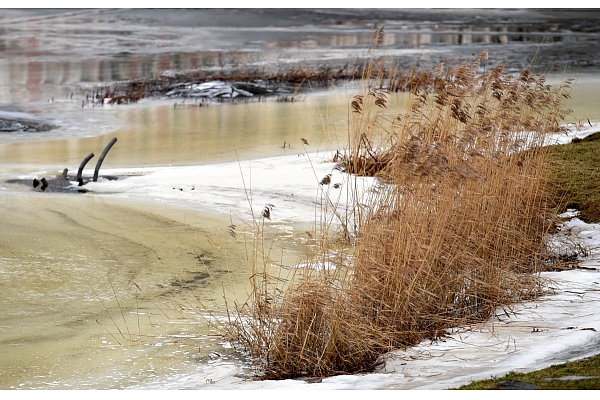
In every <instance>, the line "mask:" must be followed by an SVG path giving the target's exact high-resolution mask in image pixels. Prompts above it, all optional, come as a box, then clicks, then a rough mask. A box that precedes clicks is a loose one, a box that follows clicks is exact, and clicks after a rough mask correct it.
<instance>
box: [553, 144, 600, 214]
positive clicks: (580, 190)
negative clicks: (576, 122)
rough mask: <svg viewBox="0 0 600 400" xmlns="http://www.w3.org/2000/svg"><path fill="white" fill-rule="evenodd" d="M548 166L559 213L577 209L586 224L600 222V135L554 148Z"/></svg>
mask: <svg viewBox="0 0 600 400" xmlns="http://www.w3.org/2000/svg"><path fill="white" fill-rule="evenodd" d="M548 166H549V170H550V174H549V179H550V180H549V183H550V188H551V190H552V195H553V198H554V199H555V201H556V204H557V209H558V211H559V212H561V211H564V210H565V209H567V208H574V209H577V210H579V213H580V215H579V216H580V218H581V219H582V220H583V221H585V222H587V223H598V222H600V184H598V182H600V132H596V133H594V134H593V135H590V136H587V137H586V138H584V139H576V140H574V141H573V143H570V144H565V145H560V146H552V148H551V151H550V153H549V163H548Z"/></svg>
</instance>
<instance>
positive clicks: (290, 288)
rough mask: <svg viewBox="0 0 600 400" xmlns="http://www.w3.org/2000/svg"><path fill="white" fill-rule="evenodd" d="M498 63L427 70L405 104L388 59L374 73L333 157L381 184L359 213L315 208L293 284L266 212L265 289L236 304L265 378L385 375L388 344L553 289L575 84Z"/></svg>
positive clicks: (258, 287)
mask: <svg viewBox="0 0 600 400" xmlns="http://www.w3.org/2000/svg"><path fill="white" fill-rule="evenodd" d="M376 37H377V36H376ZM486 58H487V52H484V53H482V54H481V55H480V56H479V58H478V59H477V60H476V61H474V62H473V63H466V64H463V65H460V66H458V67H457V68H454V69H449V68H445V67H444V66H443V65H440V66H439V67H437V68H436V69H435V70H433V71H430V72H427V73H423V74H420V75H419V79H418V80H417V81H413V83H412V84H411V85H410V87H408V89H409V90H410V97H409V100H408V105H407V107H406V109H405V111H404V112H401V113H399V114H395V115H393V114H392V115H390V112H389V111H388V109H387V105H388V101H389V91H390V87H391V86H392V83H393V82H396V80H395V79H394V78H393V77H392V78H390V76H389V74H388V75H384V74H383V73H382V72H381V71H383V70H385V69H384V68H381V67H380V66H381V63H383V61H382V60H381V59H375V58H372V59H371V60H370V62H369V64H368V65H367V67H366V68H364V70H363V76H362V80H361V91H360V93H359V94H357V95H356V96H355V97H354V98H353V99H352V100H351V104H350V108H351V111H352V113H351V117H350V122H349V131H348V147H347V148H346V149H343V150H341V151H339V152H338V153H337V154H336V160H337V162H339V168H340V169H342V170H344V171H345V172H346V173H347V174H348V181H347V182H346V183H345V184H347V185H351V184H352V182H353V179H356V177H357V176H360V175H367V176H376V177H377V178H378V181H377V182H378V183H377V184H376V185H375V186H374V187H373V188H372V190H371V191H370V192H369V193H368V194H367V197H366V199H365V198H364V197H363V198H361V200H360V204H357V207H356V208H355V209H353V210H351V211H349V213H348V215H339V214H335V215H334V218H337V221H332V220H328V219H326V218H323V217H320V218H318V219H317V223H316V224H315V225H316V228H315V230H314V232H312V233H310V237H311V238H312V239H313V241H312V243H313V246H312V247H311V250H310V252H308V251H307V255H306V261H305V262H306V265H308V266H310V267H307V268H301V269H298V270H297V271H296V272H295V273H294V274H293V275H292V276H290V277H286V279H285V280H284V279H282V278H281V276H279V275H277V273H276V274H273V272H272V271H273V269H271V259H270V257H269V251H268V246H265V241H264V236H261V233H262V232H263V230H262V229H263V223H264V219H265V215H264V213H263V216H262V217H259V218H257V219H256V221H255V222H254V224H255V232H256V234H255V236H254V237H255V242H254V250H255V251H254V253H253V256H252V257H251V260H250V261H251V265H252V268H253V273H252V278H251V281H252V294H251V296H250V299H249V300H248V301H247V302H244V303H235V304H234V305H233V307H232V308H233V309H232V313H231V316H230V328H229V335H230V336H229V339H230V340H231V341H232V342H233V343H234V344H236V345H237V346H241V347H243V348H244V349H245V350H246V351H247V352H248V353H249V355H250V356H251V357H252V359H253V361H254V362H255V365H256V368H257V376H259V377H262V378H273V379H281V378H296V377H303V376H318V377H324V376H330V375H335V374H345V373H355V372H362V371H372V370H373V369H374V368H375V367H376V366H377V365H378V364H380V363H382V362H385V359H384V355H385V354H386V352H389V351H391V350H394V349H397V348H402V347H406V346H411V345H414V344H416V343H419V342H420V341H422V340H423V339H426V338H439V337H442V336H443V335H444V334H445V330H446V329H447V328H450V327H453V326H461V325H464V324H468V323H471V322H474V321H481V320H483V319H486V318H488V317H489V316H490V315H492V314H493V313H494V312H495V310H496V308H497V307H498V306H499V305H502V304H511V303H514V302H519V301H523V300H525V299H531V298H532V297H535V296H537V295H539V294H540V293H541V292H542V290H543V285H542V282H540V281H539V279H538V278H537V277H536V275H535V274H533V273H535V272H538V271H541V270H543V269H545V268H547V267H548V263H549V262H550V261H548V260H552V259H554V258H552V257H549V256H548V249H547V248H546V241H545V238H546V235H547V234H548V232H549V230H550V228H551V227H552V225H553V223H554V222H555V217H554V215H555V213H554V210H553V209H552V208H551V206H550V204H551V201H550V197H549V196H550V194H549V191H548V189H547V176H546V172H547V170H548V168H547V162H548V157H547V156H548V151H549V150H548V148H547V147H545V146H544V144H545V143H544V141H545V133H548V132H557V131H558V130H559V129H560V122H561V120H562V119H563V118H564V117H565V116H566V115H567V114H568V112H569V111H568V110H566V111H565V110H563V109H562V108H561V104H562V100H563V99H565V98H568V90H569V88H570V82H565V83H563V84H561V85H559V86H558V87H551V86H549V85H547V84H546V83H545V77H544V76H537V75H534V74H533V73H531V71H530V70H529V69H525V70H523V71H522V73H521V74H520V75H518V76H512V75H509V74H508V73H506V72H505V71H504V69H503V68H502V67H497V68H494V69H492V70H490V71H486V72H483V73H481V72H480V70H481V69H482V68H480V67H481V63H482V62H483V61H484V60H485V59H486ZM388 71H389V70H388ZM525 150H527V151H525ZM353 177H354V178H353ZM326 178H327V177H324V178H323V179H322V180H321V185H320V187H321V190H322V193H327V192H326V191H325V190H323V187H325V186H327V185H329V184H330V182H328V180H327V179H326ZM355 195H356V200H357V201H358V199H359V197H360V196H359V193H358V191H356V192H355ZM330 203H331V200H330V199H329V198H327V197H326V196H325V197H324V200H323V207H324V208H327V207H328V206H329V205H330ZM267 216H268V215H267ZM334 222H336V223H334ZM339 227H341V228H339Z"/></svg>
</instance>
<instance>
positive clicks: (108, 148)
mask: <svg viewBox="0 0 600 400" xmlns="http://www.w3.org/2000/svg"><path fill="white" fill-rule="evenodd" d="M115 143H117V138H113V140H111V141H110V143H109V144H107V145H106V147H105V148H104V151H102V154H100V158H99V159H98V162H97V163H96V169H95V170H94V182H97V181H98V172H99V171H100V166H101V165H102V162H103V161H104V157H106V155H107V154H108V151H109V150H110V148H111V147H112V146H113V144H115ZM80 186H81V185H80Z"/></svg>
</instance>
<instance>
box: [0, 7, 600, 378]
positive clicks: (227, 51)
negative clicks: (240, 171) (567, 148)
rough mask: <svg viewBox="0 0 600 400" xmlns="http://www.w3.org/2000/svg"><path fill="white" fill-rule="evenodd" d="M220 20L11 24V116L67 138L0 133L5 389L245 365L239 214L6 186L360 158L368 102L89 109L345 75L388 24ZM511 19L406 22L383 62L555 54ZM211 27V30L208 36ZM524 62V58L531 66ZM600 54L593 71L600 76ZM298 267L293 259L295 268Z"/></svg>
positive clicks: (594, 81) (87, 13)
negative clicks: (179, 80) (211, 72)
mask: <svg viewBox="0 0 600 400" xmlns="http://www.w3.org/2000/svg"><path fill="white" fill-rule="evenodd" d="M211 12H212V13H213V14H211V15H198V14H195V15H193V16H189V17H185V18H180V17H181V15H175V16H174V17H173V15H174V14H177V13H176V12H174V11H173V12H172V13H174V14H170V13H167V14H164V15H163V18H164V19H163V20H162V21H161V19H160V18H157V15H156V14H155V12H154V11H141V12H139V13H138V14H136V13H135V12H131V11H127V12H121V13H119V12H116V11H110V10H79V11H69V12H60V11H56V10H47V11H38V12H37V14H36V13H35V12H34V13H33V14H34V15H30V12H27V11H11V12H6V13H3V15H2V16H0V23H1V24H0V33H2V35H3V37H2V39H0V107H1V108H2V109H3V110H7V111H11V112H14V111H20V112H27V113H29V114H31V115H34V116H36V117H39V118H42V119H44V120H48V121H53V122H56V124H57V125H58V126H59V128H58V129H56V130H54V131H50V132H23V133H5V132H0V204H1V206H0V222H1V223H0V293H1V294H0V309H2V311H3V313H2V315H1V316H0V371H2V374H0V388H2V389H9V388H45V389H49V388H64V389H66V388H121V387H132V386H134V387H161V385H162V384H164V383H165V382H168V381H176V380H177V379H178V377H188V378H187V379H190V378H189V377H190V376H191V377H193V378H191V379H196V378H195V375H194V374H195V372H196V371H199V370H202V371H206V370H207V368H208V369H210V365H211V363H213V362H217V361H218V360H232V359H234V358H235V357H239V355H236V354H235V353H234V352H233V351H232V350H231V349H229V348H227V346H223V345H222V344H221V343H220V339H219V338H218V337H215V336H211V335H212V334H214V333H215V332H216V331H215V327H214V326H213V325H211V324H209V323H208V322H207V321H213V322H216V323H217V324H218V323H219V322H222V318H223V317H224V316H225V314H224V308H223V305H222V302H223V299H222V298H223V290H225V291H226V292H227V294H228V295H229V296H230V297H231V298H238V299H240V298H241V299H244V298H245V296H246V291H247V276H248V262H247V258H246V249H245V246H244V243H243V242H241V241H240V242H235V241H234V240H233V238H232V237H231V236H230V235H229V234H228V226H229V225H230V224H231V223H232V220H231V219H230V217H229V215H225V214H212V213H209V212H207V211H206V210H203V209H199V208H198V207H185V204H183V203H181V202H178V203H177V205H175V204H174V203H170V202H167V201H162V200H157V199H154V200H153V199H142V198H141V196H137V197H135V199H134V198H128V197H126V196H114V195H102V194H92V193H89V194H85V195H79V194H65V193H42V192H40V191H39V190H37V191H35V190H33V188H32V187H28V186H25V185H20V184H9V183H6V181H7V180H9V179H15V178H18V177H21V178H24V179H33V177H42V176H52V175H54V174H58V173H60V171H62V169H63V168H69V170H70V172H71V173H72V174H73V173H74V172H75V171H76V170H77V168H78V166H79V163H80V162H81V160H82V159H83V158H84V157H85V156H86V155H87V154H89V153H90V152H94V153H95V154H96V156H95V158H93V159H92V161H91V162H90V163H89V164H88V166H87V168H86V170H85V173H86V174H87V175H90V174H91V171H92V169H93V166H94V165H95V161H96V160H97V158H98V156H99V154H100V152H101V151H102V149H103V148H104V146H105V145H106V144H107V143H108V142H109V141H110V139H112V138H113V137H117V138H118V142H117V144H116V145H115V146H114V147H113V149H112V150H111V151H110V153H109V154H108V156H107V158H106V160H105V162H104V164H103V169H108V168H117V167H141V166H165V165H187V164H201V163H213V162H222V161H235V160H236V159H240V160H244V159H253V158H258V157H264V156H274V155H284V154H292V155H293V154H299V153H304V152H305V151H310V152H315V151H325V150H328V149H339V148H341V147H343V144H344V143H345V140H344V138H345V135H346V131H347V120H348V115H349V113H350V109H349V100H350V96H351V93H352V92H347V91H344V90H342V89H340V88H338V89H334V90H331V91H329V92H326V93H325V94H323V93H315V94H312V95H308V96H306V97H303V96H301V97H299V98H298V99H297V100H298V101H296V102H294V103H277V102H275V101H267V102H254V103H247V104H235V105H233V104H211V105H210V106H208V107H206V106H203V107H199V106H198V104H195V103H193V102H189V101H188V102H186V104H182V101H181V100H180V99H179V100H165V99H162V100H153V101H143V102H140V103H139V104H134V105H126V106H109V105H105V106H96V107H81V102H82V101H83V100H84V99H85V94H86V93H87V92H88V91H89V88H90V87H91V86H92V85H93V84H95V83H98V82H105V81H112V80H119V79H128V78H138V77H143V76H151V75H153V74H156V73H161V72H168V71H170V70H173V69H190V68H192V69H193V68H198V67H202V66H204V67H207V68H216V67H218V66H219V63H223V62H225V63H227V64H231V65H234V66H240V65H244V64H248V65H252V66H261V67H262V66H265V65H266V66H269V65H271V66H272V65H279V64H290V63H293V62H297V61H298V60H306V61H307V62H312V63H317V64H318V63H319V62H322V61H332V62H333V61H335V62H337V61H340V60H346V59H348V58H349V57H354V54H355V53H356V52H357V49H362V47H363V46H365V45H366V44H367V43H368V41H369V39H370V35H371V26H372V21H371V19H370V18H371V17H373V18H375V17H381V16H382V15H375V14H377V12H376V11H369V12H367V11H365V12H364V14H361V13H359V14H360V15H358V17H356V16H354V17H352V18H354V19H352V18H350V19H344V18H345V17H343V16H339V15H335V14H331V12H327V11H322V12H317V13H316V14H315V15H311V12H310V11H307V12H306V15H305V13H299V14H298V16H297V17H296V16H293V15H292V16H289V15H286V14H285V13H281V14H278V16H279V17H280V18H281V19H280V20H277V21H278V24H275V25H277V26H272V23H271V22H268V23H267V22H265V21H271V20H273V18H272V17H273V15H272V14H270V13H280V12H279V11H265V10H263V11H260V10H259V11H256V12H254V11H252V12H248V11H245V12H244V11H239V12H240V13H241V14H242V16H243V17H244V19H243V20H244V24H242V25H243V26H238V27H236V28H235V29H232V28H231V27H229V26H225V25H227V23H226V22H227V21H230V20H233V21H234V22H235V20H236V18H237V17H232V15H231V14H227V13H222V12H220V11H218V10H213V11H211ZM236 12H238V11H236ZM370 12H373V13H375V14H373V15H372V16H371V15H370V14H368V13H370ZM215 13H216V14H215ZM507 13H508V14H507V15H506V16H503V15H500V14H499V13H496V12H495V11H489V12H488V13H483V15H484V18H491V20H486V21H484V23H483V24H482V23H479V22H477V21H478V19H477V18H476V17H478V15H476V14H477V13H475V12H474V13H471V14H469V15H468V16H467V17H468V18H467V17H465V16H462V17H464V18H467V19H468V20H469V22H468V23H466V22H460V21H459V22H456V21H454V22H452V21H450V22H448V21H446V22H447V23H446V24H441V25H440V24H437V23H434V22H432V21H434V20H435V19H436V18H437V17H436V16H435V15H433V14H430V13H428V12H425V14H426V16H427V17H428V18H430V19H422V18H423V17H422V16H419V18H421V20H419V21H412V20H411V18H412V17H411V16H410V15H408V16H403V15H401V16H400V17H398V18H396V19H393V18H392V20H391V21H388V25H387V26H388V28H387V30H386V32H388V35H387V36H386V41H385V42H384V49H385V50H386V51H388V54H391V55H394V54H395V55H398V54H399V55H414V54H417V55H419V56H422V57H423V58H422V60H423V62H425V63H426V62H432V63H434V64H437V63H438V62H439V61H440V59H442V58H444V57H445V56H446V55H450V54H451V55H454V56H456V57H457V58H461V59H464V57H465V54H468V56H470V55H471V54H472V52H477V53H478V52H479V51H480V50H482V49H483V47H481V45H485V46H488V45H489V46H494V47H492V48H490V54H493V50H497V53H496V54H500V55H501V56H499V58H502V57H508V58H507V60H511V58H510V57H512V60H513V61H514V60H515V59H519V60H520V61H519V62H521V63H522V62H525V61H523V60H526V59H527V57H528V55H529V54H530V53H531V54H533V53H534V52H535V50H536V48H537V46H538V45H539V43H540V42H541V41H542V39H543V36H541V35H540V32H541V30H543V29H542V28H543V27H540V26H538V25H536V26H534V27H529V28H527V29H525V30H523V29H524V28H523V29H522V27H520V26H517V25H519V23H518V22H519V18H521V13H522V12H514V11H510V12H507ZM40 14H41V15H40ZM490 14H491V15H492V16H491V17H490V16H489V15H490ZM532 14H534V15H536V16H537V12H532ZM353 15H354V14H353ZM494 15H496V16H495V17H494ZM383 16H385V13H383ZM238 17H239V16H238ZM462 17H461V18H462ZM509 17H510V18H514V19H515V24H517V25H509V26H508V27H506V28H502V27H498V26H496V25H495V22H494V21H492V20H494V18H500V19H502V18H509ZM194 18H195V19H194ZM415 18H416V17H415ZM449 18H451V19H452V18H454V17H452V15H450V16H449ZM199 21H200V22H199ZM224 21H225V22H224ZM125 22H127V23H125ZM338 22H339V23H338ZM492 22H494V23H492ZM127 24H130V25H127ZM161 24H162V25H161ZM198 24H205V25H208V28H207V29H205V30H203V29H195V28H197V26H198ZM219 24H224V26H219ZM303 24H304V25H303ZM267 25H270V27H269V29H264V27H265V26H267ZM482 25H484V26H482ZM117 27H119V29H116V28H117ZM157 27H158V28H159V29H157ZM193 28H194V29H193ZM540 29H541V30H540ZM594 35H595V34H594V33H593V32H592V33H589V34H587V33H581V32H580V33H577V34H575V33H573V32H571V33H568V32H567V33H565V34H563V35H558V36H557V38H558V39H557V40H556V46H561V45H566V46H572V47H573V48H574V49H577V48H579V47H577V46H580V45H581V44H582V43H583V44H585V43H587V42H588V41H590V38H591V39H594V38H595V37H596V36H597V35H595V36H594ZM594 40H596V39H594ZM516 42H518V43H516ZM157 43H158V45H156V44H157ZM591 43H595V42H593V41H592V42H591ZM506 46H513V47H506ZM513 48H514V49H518V50H519V51H517V52H515V55H512V53H511V51H510V49H513ZM560 48H564V46H563V47H560ZM594 48H595V47H594V46H592V51H590V52H589V53H586V57H584V58H585V59H586V60H588V61H589V60H592V61H591V62H592V64H593V62H595V61H594V60H595V58H594V57H595V56H594V54H595V53H594V51H596V50H593V49H594ZM409 50H414V51H412V52H411V51H409ZM430 50H431V51H430ZM361 51H362V50H361ZM524 54H525V55H524ZM549 54H552V52H549ZM411 59H413V58H411ZM341 62H342V61H341ZM525 63H527V62H525ZM517 64H518V63H515V64H514V66H515V67H516V68H517V67H519V65H517ZM577 74H578V72H576V73H573V72H571V73H569V74H567V75H566V76H567V77H570V76H576V77H577V76H578V77H579V79H578V82H577V85H576V88H575V89H574V91H573V93H572V99H571V100H569V102H568V103H567V106H568V107H571V108H573V109H574V111H575V112H574V114H573V115H572V116H571V117H570V121H571V122H573V123H579V122H581V123H582V124H585V123H586V122H587V119H589V120H591V121H600V111H599V110H600V109H599V108H598V107H597V104H599V103H600V99H599V97H598V93H600V78H598V72H597V71H596V72H594V71H592V72H591V73H581V74H580V75H577ZM553 79H554V81H558V80H559V79H560V77H558V76H556V77H554V78H553ZM175 103H177V105H175ZM393 107H395V106H392V108H393ZM301 138H304V139H306V140H307V142H308V143H309V145H308V146H303V145H302V142H301ZM284 144H285V147H284ZM101 173H102V170H101ZM197 179H198V180H201V179H202V177H198V178H197ZM193 183H194V182H190V184H193ZM169 189H170V188H169ZM241 190H243V189H242V187H241V186H240V191H241ZM299 229H301V230H303V228H299ZM291 253H292V254H291V255H286V257H289V258H290V259H292V258H293V257H292V255H293V254H294V253H293V252H291ZM282 257H283V256H282ZM233 291H235V293H233ZM205 308H208V309H209V310H212V312H213V314H214V315H212V316H211V315H208V314H207V313H206V312H204V311H202V310H203V309H205ZM213 317H217V319H214V318H213ZM243 362H244V360H241V359H238V360H237V361H236V363H238V364H240V365H242V364H243ZM198 379H201V377H199V378H198ZM170 387H173V386H170ZM175 387H176V385H175ZM188 387H194V385H193V384H188Z"/></svg>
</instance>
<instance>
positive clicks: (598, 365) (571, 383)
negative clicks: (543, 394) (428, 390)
mask: <svg viewBox="0 0 600 400" xmlns="http://www.w3.org/2000/svg"><path fill="white" fill-rule="evenodd" d="M561 378H562V379H561ZM515 381H516V382H524V383H528V384H530V385H535V386H537V388H539V389H544V390H565V389H570V390H590V389H593V390H597V389H600V355H597V356H595V357H590V358H586V359H584V360H580V361H574V362H567V363H565V364H561V365H553V366H551V367H548V368H544V369H541V370H539V371H534V372H529V373H516V372H510V373H509V374H507V375H506V376H504V377H502V378H493V379H486V380H482V381H477V382H473V383H470V384H468V385H464V386H461V387H460V388H458V389H461V390H490V389H491V390H494V389H501V388H502V386H503V385H505V384H506V383H512V382H515ZM531 388H532V389H534V387H531Z"/></svg>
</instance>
